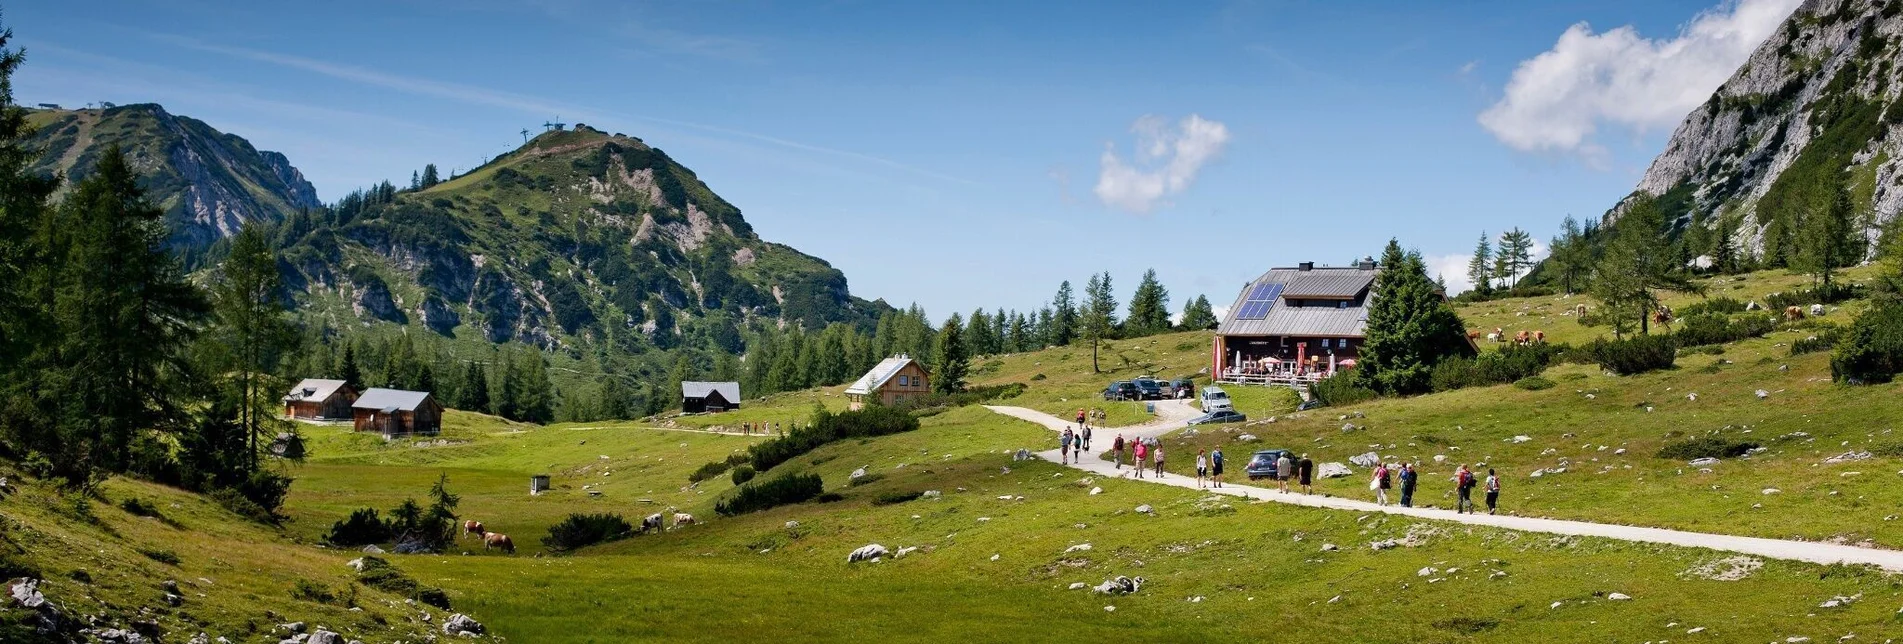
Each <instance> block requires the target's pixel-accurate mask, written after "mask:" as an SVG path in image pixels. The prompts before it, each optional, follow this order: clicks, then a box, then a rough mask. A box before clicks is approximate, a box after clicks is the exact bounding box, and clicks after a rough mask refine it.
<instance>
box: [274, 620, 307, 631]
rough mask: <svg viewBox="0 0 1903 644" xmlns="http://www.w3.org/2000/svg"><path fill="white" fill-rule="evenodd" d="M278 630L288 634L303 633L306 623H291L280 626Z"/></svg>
mask: <svg viewBox="0 0 1903 644" xmlns="http://www.w3.org/2000/svg"><path fill="white" fill-rule="evenodd" d="M278 630H281V631H284V632H286V633H302V632H304V622H290V623H287V624H278Z"/></svg>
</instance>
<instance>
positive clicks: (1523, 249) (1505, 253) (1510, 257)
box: [1494, 226, 1533, 288]
mask: <svg viewBox="0 0 1903 644" xmlns="http://www.w3.org/2000/svg"><path fill="white" fill-rule="evenodd" d="M1494 256H1495V260H1496V263H1498V264H1499V265H1501V266H1502V267H1504V268H1506V272H1505V273H1504V274H1501V275H1496V276H1495V277H1498V278H1501V279H1505V280H1507V288H1514V287H1517V286H1519V285H1520V275H1521V274H1522V273H1525V272H1526V270H1527V269H1529V268H1532V267H1533V235H1532V234H1530V233H1528V232H1526V231H1524V230H1520V229H1519V227H1517V226H1516V227H1514V228H1513V229H1512V230H1508V231H1506V232H1504V233H1500V246H1499V250H1498V251H1497V252H1495V253H1494Z"/></svg>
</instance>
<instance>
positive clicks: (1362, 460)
mask: <svg viewBox="0 0 1903 644" xmlns="http://www.w3.org/2000/svg"><path fill="white" fill-rule="evenodd" d="M1348 462H1350V463H1353V464H1355V465H1359V466H1361V467H1374V466H1376V465H1380V464H1381V454H1380V453H1379V452H1368V453H1366V454H1356V455H1354V456H1350V457H1348Z"/></svg>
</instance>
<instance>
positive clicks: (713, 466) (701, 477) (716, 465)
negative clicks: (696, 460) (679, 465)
mask: <svg viewBox="0 0 1903 644" xmlns="http://www.w3.org/2000/svg"><path fill="white" fill-rule="evenodd" d="M729 467H733V465H730V464H728V463H727V462H726V461H714V462H712V463H708V464H706V465H702V466H700V469H698V470H694V472H693V473H692V474H688V475H687V482H689V483H699V482H701V481H705V480H707V479H710V478H713V477H716V476H720V475H722V474H726V473H727V468H729Z"/></svg>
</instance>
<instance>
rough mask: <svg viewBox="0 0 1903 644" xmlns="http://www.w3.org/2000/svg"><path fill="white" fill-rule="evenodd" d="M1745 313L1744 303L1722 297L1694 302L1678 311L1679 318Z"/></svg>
mask: <svg viewBox="0 0 1903 644" xmlns="http://www.w3.org/2000/svg"><path fill="white" fill-rule="evenodd" d="M1743 312H1744V302H1743V301H1741V300H1738V299H1735V298H1731V297H1727V296H1723V295H1720V296H1718V297H1713V298H1707V299H1706V300H1705V301H1703V302H1694V303H1692V304H1689V305H1686V306H1685V307H1684V308H1681V309H1679V310H1678V316H1679V317H1681V318H1687V317H1692V316H1695V315H1702V314H1705V313H1718V314H1731V313H1743Z"/></svg>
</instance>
